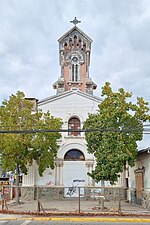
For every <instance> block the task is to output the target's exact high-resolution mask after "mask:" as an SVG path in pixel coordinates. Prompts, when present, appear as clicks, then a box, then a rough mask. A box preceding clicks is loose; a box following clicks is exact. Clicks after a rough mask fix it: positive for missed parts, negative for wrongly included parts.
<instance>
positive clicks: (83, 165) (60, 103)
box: [23, 17, 122, 196]
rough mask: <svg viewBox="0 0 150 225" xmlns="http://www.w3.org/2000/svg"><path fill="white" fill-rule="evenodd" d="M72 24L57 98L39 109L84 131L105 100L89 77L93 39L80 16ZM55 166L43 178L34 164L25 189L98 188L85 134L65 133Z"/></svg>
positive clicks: (63, 47) (64, 40) (63, 46)
mask: <svg viewBox="0 0 150 225" xmlns="http://www.w3.org/2000/svg"><path fill="white" fill-rule="evenodd" d="M71 22H73V24H74V26H73V27H72V29H71V30H69V31H68V32H67V33H65V34H64V35H63V36H62V37H61V38H60V39H59V40H58V42H59V64H60V67H61V74H60V77H59V78H58V80H57V81H56V82H55V83H54V84H53V88H54V89H55V90H56V95H54V96H50V97H47V98H45V99H42V100H40V101H37V107H38V108H39V109H42V111H43V112H47V111H48V110H49V112H50V113H51V115H52V116H54V117H59V118H61V119H62V121H63V125H62V129H69V130H70V129H72V130H78V129H79V130H80V129H82V128H83V123H84V121H85V120H86V118H87V117H88V113H95V112H96V110H97V109H98V104H100V103H101V101H102V99H101V98H99V97H96V96H94V95H93V92H94V90H95V89H96V87H97V85H96V84H95V83H94V82H93V81H92V79H91V78H90V75H89V66H90V55H91V43H92V39H91V38H90V37H88V35H86V34H85V33H84V32H83V31H82V30H80V29H79V28H78V27H77V26H76V25H77V23H79V22H80V21H78V20H77V19H76V17H75V19H74V20H73V21H71ZM55 164H56V166H55V169H54V170H52V169H50V168H48V169H46V170H45V172H44V173H43V176H42V177H40V176H39V174H38V170H37V165H36V164H33V165H32V166H31V167H30V168H29V173H28V175H24V176H23V186H37V185H42V186H47V185H49V186H64V187H70V186H75V185H76V186H81V187H82V186H93V185H94V183H93V180H92V178H91V177H90V176H88V175H87V173H88V172H91V171H92V170H93V169H94V167H95V160H94V156H93V155H92V154H89V153H88V152H87V146H86V141H85V134H84V132H73V131H72V132H71V131H70V132H64V133H62V137H61V139H60V140H59V150H58V153H57V158H56V161H55ZM121 182H122V181H121ZM120 185H121V183H120ZM74 194H75V193H74ZM65 195H66V196H67V195H68V192H67V189H66V193H65Z"/></svg>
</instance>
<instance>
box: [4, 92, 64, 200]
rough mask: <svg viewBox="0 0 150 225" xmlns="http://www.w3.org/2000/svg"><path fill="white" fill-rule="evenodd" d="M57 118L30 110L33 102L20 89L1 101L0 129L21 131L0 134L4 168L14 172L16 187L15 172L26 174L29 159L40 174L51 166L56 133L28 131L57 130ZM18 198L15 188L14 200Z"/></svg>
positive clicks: (55, 151) (57, 134)
mask: <svg viewBox="0 0 150 225" xmlns="http://www.w3.org/2000/svg"><path fill="white" fill-rule="evenodd" d="M61 124H62V122H61V120H60V119H59V118H54V117H52V116H51V115H50V113H49V112H47V113H42V111H40V110H33V102H32V101H30V100H28V99H26V98H25V95H24V93H23V92H20V91H18V92H17V93H16V95H11V96H10V98H9V100H8V101H7V100H4V101H3V102H2V105H1V106H0V126H1V128H0V130H2V131H4V130H7V131H12V130H14V131H19V130H20V131H25V132H23V133H17V132H14V133H2V134H0V150H1V154H2V167H3V169H4V170H7V171H13V172H15V173H16V186H18V184H19V173H20V172H22V173H24V174H27V172H28V171H27V165H31V164H32V162H33V160H35V161H36V162H37V164H38V166H39V167H38V168H39V174H40V175H41V176H42V173H43V172H44V170H45V169H46V168H48V167H50V168H52V169H53V168H54V160H55V157H56V154H57V150H58V147H59V146H58V143H57V140H58V139H59V138H60V137H61V135H60V133H59V132H55V133H49V132H45V133H44V132H43V133H30V132H29V133H28V132H27V131H28V130H35V129H36V130H43V129H44V130H59V129H60V127H61ZM18 201H19V198H18V191H17V193H16V202H18Z"/></svg>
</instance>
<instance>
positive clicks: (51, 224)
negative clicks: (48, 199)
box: [0, 220, 149, 225]
mask: <svg viewBox="0 0 150 225" xmlns="http://www.w3.org/2000/svg"><path fill="white" fill-rule="evenodd" d="M95 224H101V225H122V224H123V225H144V224H145V225H146V224H149V223H145V222H143V223H140V222H138V223H132V222H130V223H126V222H70V221H68V222H64V221H43V220H42V221H31V220H1V221H0V225H95Z"/></svg>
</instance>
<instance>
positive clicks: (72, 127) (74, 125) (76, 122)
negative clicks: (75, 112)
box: [68, 117, 81, 136]
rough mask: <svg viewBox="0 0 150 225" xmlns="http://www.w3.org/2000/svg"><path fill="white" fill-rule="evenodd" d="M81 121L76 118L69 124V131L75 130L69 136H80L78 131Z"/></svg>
mask: <svg viewBox="0 0 150 225" xmlns="http://www.w3.org/2000/svg"><path fill="white" fill-rule="evenodd" d="M80 127H81V126H80V120H79V119H78V118H76V117H73V118H71V119H70V120H69V122H68V129H69V130H73V131H70V132H69V133H68V135H69V136H79V135H80V132H78V131H77V130H80Z"/></svg>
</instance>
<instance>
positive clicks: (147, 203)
mask: <svg viewBox="0 0 150 225" xmlns="http://www.w3.org/2000/svg"><path fill="white" fill-rule="evenodd" d="M142 206H143V207H144V208H145V209H149V210H150V192H148V191H144V192H143V201H142Z"/></svg>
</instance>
